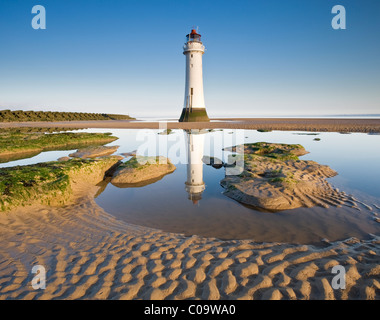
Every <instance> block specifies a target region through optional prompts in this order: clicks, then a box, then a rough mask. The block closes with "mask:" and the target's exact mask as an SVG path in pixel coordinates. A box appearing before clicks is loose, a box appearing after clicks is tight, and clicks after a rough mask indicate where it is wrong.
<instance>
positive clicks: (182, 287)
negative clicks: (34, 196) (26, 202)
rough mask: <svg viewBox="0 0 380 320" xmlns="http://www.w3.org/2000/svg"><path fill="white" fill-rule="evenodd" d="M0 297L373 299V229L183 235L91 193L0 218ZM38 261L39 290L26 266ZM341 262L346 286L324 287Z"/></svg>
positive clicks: (379, 272) (377, 273) (378, 267)
mask: <svg viewBox="0 0 380 320" xmlns="http://www.w3.org/2000/svg"><path fill="white" fill-rule="evenodd" d="M0 232H1V240H0V248H1V249H0V298H1V299H379V297H380V280H379V279H380V259H379V254H380V245H379V244H380V238H379V237H376V236H373V238H372V239H371V240H366V241H359V240H357V239H354V238H352V239H348V240H346V241H342V242H336V243H330V244H326V245H325V246H324V247H321V248H318V247H315V246H306V245H289V244H282V243H261V244H260V243H255V242H253V241H221V240H218V239H214V238H202V237H198V236H193V237H185V236H182V235H178V234H170V233H164V232H161V231H158V230H154V229H148V228H142V227H137V226H131V225H128V224H125V223H123V222H120V221H118V220H116V219H114V218H113V217H111V216H109V215H108V214H107V213H105V212H104V211H103V210H102V209H101V208H99V207H98V206H97V205H96V204H95V202H94V200H93V199H92V198H91V197H88V198H86V199H85V200H84V201H82V202H81V204H76V205H71V206H67V207H63V208H52V207H37V206H36V207H29V208H28V210H27V211H26V210H25V209H17V210H14V211H13V212H12V213H8V214H3V215H2V216H1V217H0ZM36 264H40V265H43V266H45V268H46V271H47V284H46V289H45V290H34V289H33V288H32V286H31V280H32V277H33V276H34V275H33V274H31V269H32V267H33V266H34V265H36ZM337 264H341V265H343V266H344V267H345V269H346V272H347V276H346V289H345V290H334V289H333V288H332V286H331V281H332V278H333V276H334V275H333V274H332V273H331V268H332V267H333V266H335V265H337Z"/></svg>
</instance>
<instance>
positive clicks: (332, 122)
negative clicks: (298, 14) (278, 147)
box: [0, 118, 380, 133]
mask: <svg viewBox="0 0 380 320" xmlns="http://www.w3.org/2000/svg"><path fill="white" fill-rule="evenodd" d="M166 125H167V129H215V128H226V129H247V130H248V129H256V130H257V129H262V130H292V131H320V132H323V131H334V132H366V133H379V132H380V119H351V118H350V119H317V118H316V119H310V118H251V119H249V118H246V119H240V118H239V119H234V118H231V119H211V122H167V123H166ZM11 127H43V128H48V127H54V128H130V129H140V128H148V129H159V123H158V122H144V121H131V120H104V121H61V122H0V128H11Z"/></svg>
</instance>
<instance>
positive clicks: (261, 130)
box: [257, 129, 272, 132]
mask: <svg viewBox="0 0 380 320" xmlns="http://www.w3.org/2000/svg"><path fill="white" fill-rule="evenodd" d="M257 132H272V130H271V129H257Z"/></svg>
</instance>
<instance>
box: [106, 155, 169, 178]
mask: <svg viewBox="0 0 380 320" xmlns="http://www.w3.org/2000/svg"><path fill="white" fill-rule="evenodd" d="M175 169H176V167H175V166H174V165H173V164H172V163H171V162H170V160H169V159H167V158H165V157H162V156H158V157H142V156H136V157H132V158H131V159H130V160H129V161H127V162H125V163H124V164H122V165H120V166H119V168H117V169H116V171H115V172H114V174H113V177H112V180H111V183H113V184H135V183H142V182H144V181H148V180H153V179H157V178H159V177H162V176H164V175H166V174H169V173H172V172H173V171H174V170H175Z"/></svg>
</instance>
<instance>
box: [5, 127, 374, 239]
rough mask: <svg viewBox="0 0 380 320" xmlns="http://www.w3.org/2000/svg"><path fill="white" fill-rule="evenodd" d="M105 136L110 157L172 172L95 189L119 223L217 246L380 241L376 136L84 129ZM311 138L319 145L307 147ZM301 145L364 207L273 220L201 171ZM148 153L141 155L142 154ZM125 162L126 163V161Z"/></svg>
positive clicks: (296, 212) (212, 173)
mask: <svg viewBox="0 0 380 320" xmlns="http://www.w3.org/2000/svg"><path fill="white" fill-rule="evenodd" d="M85 131H87V132H112V133H113V134H114V135H115V136H117V137H119V139H118V140H116V141H114V142H112V143H110V144H108V145H119V146H120V147H119V149H118V151H117V153H116V154H123V153H128V152H131V151H134V150H137V153H138V154H144V153H145V155H163V156H167V157H168V158H169V159H170V160H171V161H172V163H173V164H174V165H175V166H176V167H177V169H176V170H175V171H174V172H173V173H171V174H169V175H166V176H164V177H163V178H162V179H160V180H158V181H154V182H153V183H151V184H148V185H145V186H141V187H139V186H134V187H130V186H126V185H112V184H111V183H109V182H108V181H106V182H103V183H101V184H100V186H101V189H100V192H99V193H98V194H97V196H96V198H95V201H96V203H97V204H98V205H99V206H100V207H102V208H104V210H105V211H107V212H108V213H110V214H112V215H114V216H115V217H117V218H118V219H120V220H123V221H125V222H128V223H131V224H136V225H141V226H146V227H151V228H157V229H161V230H164V231H168V232H175V233H183V234H185V235H194V234H195V235H200V236H207V237H216V238H220V239H253V240H255V241H259V242H261V241H264V242H273V241H276V242H291V243H304V244H308V243H314V244H317V243H320V240H321V239H323V238H327V239H329V240H330V241H335V240H342V239H346V238H349V237H357V238H360V239H364V238H368V234H369V233H373V234H380V224H379V223H377V222H375V221H374V219H373V217H374V216H373V212H378V213H379V216H380V210H379V209H377V208H376V207H375V206H374V205H377V206H378V207H380V135H368V134H362V133H352V134H340V133H332V132H328V133H317V134H311V133H306V132H290V131H273V132H258V131H256V130H231V129H223V130H215V131H211V132H210V131H208V130H205V131H200V132H199V131H192V132H185V131H183V130H173V131H172V132H171V134H169V135H162V134H158V133H160V132H161V131H162V130H136V129H87V130H85ZM315 138H318V139H320V140H318V141H317V140H314V139H315ZM259 141H265V142H273V143H291V144H293V143H295V144H301V145H303V146H304V147H305V149H306V150H307V151H309V153H308V154H307V155H305V156H302V157H301V159H303V160H313V161H316V162H318V163H320V164H325V165H329V166H330V167H331V168H332V169H334V170H335V171H337V172H338V175H337V176H336V177H333V178H330V179H328V181H329V182H330V184H332V185H333V186H334V187H337V188H339V189H340V190H341V191H345V192H346V193H347V194H352V195H353V196H355V198H357V199H359V200H360V201H362V202H364V203H366V204H368V205H370V206H371V207H372V208H373V211H372V212H370V211H369V210H368V209H366V208H365V207H361V209H362V210H361V211H358V210H356V209H353V208H348V207H342V208H336V207H329V208H327V209H326V208H322V207H314V208H299V209H292V210H285V211H280V212H276V213H271V212H263V211H258V210H255V209H253V208H249V207H246V206H244V205H242V204H240V203H238V202H236V201H234V200H232V199H230V198H228V197H226V196H225V195H223V191H224V189H223V188H222V187H221V186H220V181H221V180H222V179H223V178H224V177H225V174H226V169H225V168H223V167H221V168H219V169H218V168H214V167H212V166H209V165H206V164H203V162H202V157H203V156H215V157H217V158H219V159H222V160H223V161H227V157H228V152H226V151H223V148H224V147H228V146H232V145H236V144H240V143H244V142H245V143H252V142H259ZM69 153H70V151H49V152H44V153H41V154H40V155H38V156H35V157H32V158H29V159H23V160H18V161H13V162H9V163H6V164H0V166H3V167H4V166H12V165H20V164H30V163H37V162H41V161H51V160H56V159H57V158H58V157H61V156H65V155H67V154H69ZM147 153H148V154H147ZM127 160H128V158H126V160H125V161H127Z"/></svg>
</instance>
